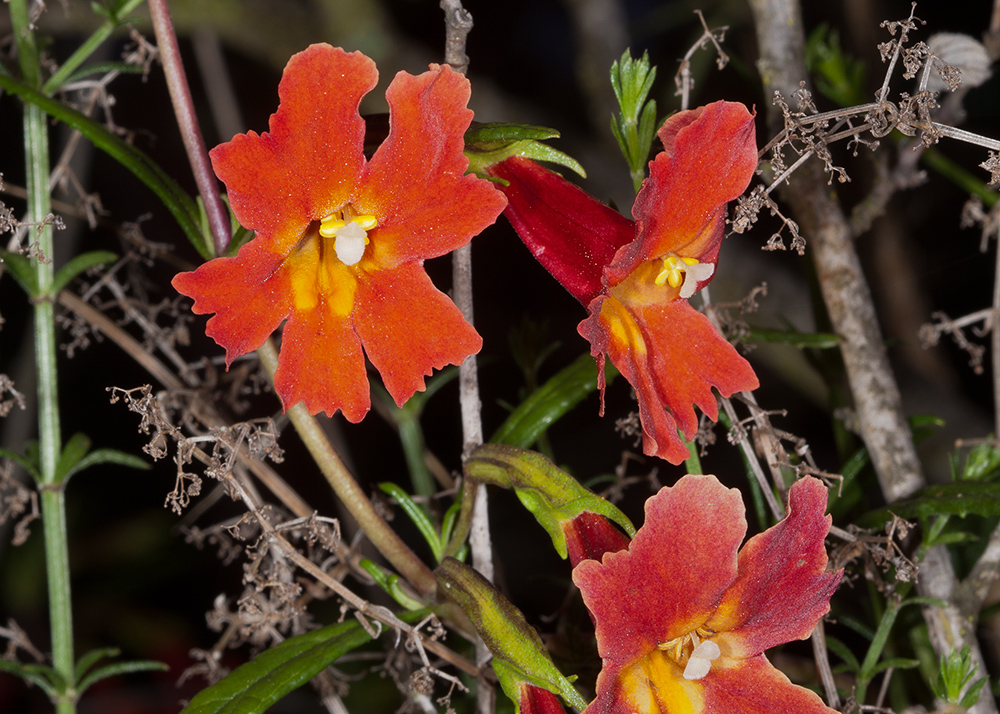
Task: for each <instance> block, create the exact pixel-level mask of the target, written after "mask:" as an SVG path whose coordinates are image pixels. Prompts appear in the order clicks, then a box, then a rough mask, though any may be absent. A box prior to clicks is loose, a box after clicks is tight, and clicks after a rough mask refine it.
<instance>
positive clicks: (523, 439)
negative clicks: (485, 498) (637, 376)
mask: <svg viewBox="0 0 1000 714" xmlns="http://www.w3.org/2000/svg"><path fill="white" fill-rule="evenodd" d="M617 376H618V370H617V369H615V367H614V365H612V364H611V362H610V360H609V361H607V362H605V367H604V378H605V380H606V382H607V384H608V385H609V386H610V384H611V383H612V382H613V381H614V379H615V377H617ZM596 391H597V370H596V369H595V367H594V358H593V357H592V356H591V355H590V354H589V353H587V354H583V355H580V357H578V358H577V359H576V360H574V361H573V362H572V363H570V364H569V365H567V366H566V367H564V368H563V369H561V370H560V371H559V372H558V373H557V374H556V375H555V376H554V377H552V378H551V379H549V380H548V381H547V382H545V384H543V385H542V386H540V387H539V388H538V389H536V390H535V391H534V392H532V393H531V394H530V395H529V396H528V398H527V399H525V400H524V401H523V402H521V404H520V405H519V406H518V407H517V409H515V410H514V411H513V412H512V413H511V415H510V416H509V417H507V419H506V420H505V421H504V423H503V424H501V425H500V428H499V429H497V430H496V432H494V434H493V436H492V437H490V441H493V442H497V443H501V444H510V445H511V446H519V447H521V448H522V449H527V448H528V447H530V446H532V445H533V444H534V443H535V442H536V441H537V440H538V437H539V436H541V435H542V434H543V433H545V430H546V429H548V428H549V427H550V426H552V424H554V423H555V422H556V421H558V420H559V419H561V418H562V417H563V416H564V415H565V414H566V413H567V412H568V411H569V410H570V409H572V408H573V407H575V406H576V405H577V404H579V403H580V402H582V401H583V400H584V399H585V398H586V397H587V396H588V395H589V394H591V393H592V392H596Z"/></svg>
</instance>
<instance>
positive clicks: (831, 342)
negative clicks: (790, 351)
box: [740, 329, 840, 350]
mask: <svg viewBox="0 0 1000 714" xmlns="http://www.w3.org/2000/svg"><path fill="white" fill-rule="evenodd" d="M740 342H745V343H751V344H759V343H765V342H768V343H772V344H779V345H791V346H792V347H798V348H800V349H820V350H827V349H832V348H834V347H839V346H840V337H838V336H837V335H834V334H832V333H826V332H816V333H806V332H796V331H794V330H763V329H750V330H748V331H747V333H746V334H745V335H742V336H741V337H740Z"/></svg>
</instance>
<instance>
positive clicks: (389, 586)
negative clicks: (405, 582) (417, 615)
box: [358, 558, 423, 612]
mask: <svg viewBox="0 0 1000 714" xmlns="http://www.w3.org/2000/svg"><path fill="white" fill-rule="evenodd" d="M358 565H360V566H361V567H362V568H364V569H365V570H366V571H367V573H368V574H369V575H371V576H372V580H374V581H375V584H376V585H378V586H379V587H380V588H382V589H383V590H385V591H386V592H387V593H388V594H389V596H390V597H392V599H393V600H395V601H396V602H397V603H399V604H400V605H401V606H402V607H405V608H406V609H407V610H410V611H413V612H416V611H417V610H420V609H422V608H423V603H420V602H417V601H416V600H414V599H413V598H412V597H410V596H409V595H408V594H407V593H406V591H405V590H403V588H402V587H401V586H400V584H399V576H398V575H395V574H393V573H389V572H386V571H385V570H383V569H382V568H381V567H380V566H379V565H377V564H376V563H373V562H372V561H370V560H368V558H362V559H361V560H360V561H358Z"/></svg>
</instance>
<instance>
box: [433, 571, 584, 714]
mask: <svg viewBox="0 0 1000 714" xmlns="http://www.w3.org/2000/svg"><path fill="white" fill-rule="evenodd" d="M434 576H435V577H436V578H437V582H438V592H439V593H440V594H441V595H442V596H444V597H445V598H447V599H449V600H451V601H452V602H454V603H455V604H456V605H458V606H459V607H461V608H462V610H464V611H465V613H466V614H467V615H468V616H469V619H470V620H471V621H472V624H473V625H474V626H475V628H476V632H477V633H478V634H479V636H480V637H481V638H482V640H483V643H484V644H485V645H486V647H487V648H488V649H489V651H490V652H491V653H492V655H493V671H494V672H496V675H497V679H499V680H500V686H501V687H503V691H504V692H505V693H506V694H507V696H508V697H510V699H511V701H513V702H514V707H515V710H517V709H519V707H520V693H521V684H522V683H527V684H531V685H534V686H536V687H540V688H542V689H547V690H549V691H550V692H552V693H553V694H556V695H558V696H560V697H562V699H563V701H565V702H566V703H567V704H569V705H570V706H572V707H574V708H576V709H578V710H581V711H582V710H583V709H585V708H586V706H587V702H586V701H584V699H583V697H581V696H580V693H579V692H577V691H576V689H575V688H574V687H573V684H572V682H571V681H570V680H569V679H568V678H566V677H565V676H564V675H563V674H562V672H560V671H559V668H558V667H556V665H555V663H554V662H553V661H552V658H551V657H550V656H549V653H548V650H546V649H545V644H544V643H543V642H542V638H541V637H539V636H538V633H537V632H536V631H535V629H534V628H533V627H532V626H531V625H529V624H528V621H527V620H525V619H524V615H522V614H521V611H520V610H518V609H517V608H516V607H514V606H513V605H512V604H511V602H510V601H509V600H508V599H507V598H505V597H504V596H503V595H502V594H501V593H500V591H498V590H497V589H496V588H494V587H493V586H492V585H491V584H490V583H489V581H487V580H486V578H484V577H483V576H482V575H480V574H479V573H478V572H477V571H476V570H474V569H472V568H471V567H469V566H468V565H465V564H464V563H460V562H459V561H457V560H455V559H454V558H445V559H444V560H443V561H442V562H441V565H439V566H438V567H437V570H435V571H434Z"/></svg>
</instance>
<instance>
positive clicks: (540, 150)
mask: <svg viewBox="0 0 1000 714" xmlns="http://www.w3.org/2000/svg"><path fill="white" fill-rule="evenodd" d="M557 138H559V132H558V131H556V130H555V129H547V128H546V127H542V126H529V125H527V124H475V125H473V126H472V127H470V128H469V130H468V131H467V132H465V155H466V157H468V159H469V168H468V169H467V170H466V173H473V174H475V175H476V176H479V177H480V178H490V177H489V174H488V173H487V172H486V169H487V168H489V167H490V166H493V165H494V164H499V163H500V162H501V161H503V160H504V159H509V158H510V157H511V156H522V157H524V158H526V159H533V160H535V161H545V162H548V163H550V164H559V165H560V166H565V167H566V168H568V169H570V170H572V171H575V172H576V173H578V174H580V176H583V177H584V178H586V176H587V172H586V171H584V170H583V166H581V165H580V163H579V162H578V161H577V160H576V159H574V158H573V157H572V156H569V155H568V154H564V153H563V152H561V151H559V150H558V149H553V148H552V147H551V146H548V145H547V144H543V143H541V142H543V141H545V140H547V139H557Z"/></svg>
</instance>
